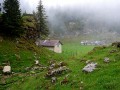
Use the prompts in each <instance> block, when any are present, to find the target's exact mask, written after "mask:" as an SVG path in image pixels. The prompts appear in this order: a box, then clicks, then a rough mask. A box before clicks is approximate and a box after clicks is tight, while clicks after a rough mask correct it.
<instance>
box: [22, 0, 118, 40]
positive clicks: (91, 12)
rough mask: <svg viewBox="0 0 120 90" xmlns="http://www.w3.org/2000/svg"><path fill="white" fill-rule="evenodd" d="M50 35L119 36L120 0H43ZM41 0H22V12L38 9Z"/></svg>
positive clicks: (103, 37)
mask: <svg viewBox="0 0 120 90" xmlns="http://www.w3.org/2000/svg"><path fill="white" fill-rule="evenodd" d="M42 1H43V5H44V8H45V11H46V14H47V16H48V26H49V29H50V36H51V37H53V36H54V37H72V36H73V37H78V36H82V35H83V36H94V38H96V37H97V38H102V39H108V38H109V39H110V40H111V38H113V39H115V40H116V39H117V37H119V33H120V11H119V10H120V7H119V6H120V0H64V1H63V0H42ZM38 2H39V0H20V5H21V9H22V12H25V11H26V12H27V13H32V11H33V10H34V11H36V10H37V9H36V7H37V6H38Z"/></svg>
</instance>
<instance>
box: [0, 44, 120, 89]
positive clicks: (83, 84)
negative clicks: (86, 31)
mask: <svg viewBox="0 0 120 90" xmlns="http://www.w3.org/2000/svg"><path fill="white" fill-rule="evenodd" d="M8 45H9V47H10V45H11V44H10V43H9V44H8ZM1 47H2V46H1ZM4 47H6V46H4ZM94 47H95V46H81V45H80V44H79V43H64V45H63V53H61V54H54V53H52V52H49V51H47V50H46V51H44V54H43V53H42V54H40V52H41V51H39V50H38V48H37V50H38V52H37V55H36V56H38V57H40V58H39V61H40V63H41V64H43V65H44V66H48V63H47V62H49V61H50V60H55V61H56V62H61V61H62V62H65V63H66V64H67V67H68V68H69V69H70V72H64V73H62V74H60V75H56V78H57V81H56V82H55V83H51V78H45V74H46V73H47V69H44V70H40V71H37V72H33V71H32V72H31V71H28V72H26V71H25V70H23V68H25V67H27V66H29V65H32V63H33V61H34V55H33V54H34V53H33V52H30V51H24V50H23V49H22V50H21V52H20V53H18V54H20V56H21V57H22V59H23V60H24V61H22V60H21V59H20V60H14V62H12V60H11V62H12V65H13V67H16V68H15V69H14V68H13V71H16V70H17V72H18V70H19V72H18V73H17V74H16V75H13V76H11V78H7V79H6V84H3V82H0V87H1V88H0V89H1V90H2V89H3V90H119V88H120V84H119V81H120V78H119V75H120V73H119V71H120V69H119V68H120V66H119V64H120V61H119V59H120V52H119V50H117V49H116V48H115V47H111V46H104V47H103V46H101V47H96V48H94ZM93 48H94V49H93ZM2 49H3V48H2ZM111 50H117V52H114V53H110V51H111ZM10 52H12V53H13V52H15V50H14V49H13V51H10ZM42 52H43V50H42ZM45 52H46V53H47V54H46V53H45ZM12 53H11V54H12ZM9 54H10V53H9ZM9 56H10V55H9ZM41 56H42V57H41ZM12 57H13V58H12V59H15V57H14V56H12ZM104 57H109V58H110V60H111V61H110V63H104V62H103V60H104ZM0 58H1V59H2V58H3V57H2V55H1V57H0ZM8 58H11V57H8ZM87 60H91V61H92V62H96V63H98V66H97V69H95V71H93V72H91V73H84V72H82V69H83V67H84V66H85V65H86V63H85V62H86V61H87ZM18 62H19V63H18ZM16 63H17V66H18V67H17V66H16ZM19 66H22V67H19ZM66 76H67V83H65V84H62V85H61V81H62V80H63V79H64V78H65V77H66ZM0 78H1V79H2V77H0Z"/></svg>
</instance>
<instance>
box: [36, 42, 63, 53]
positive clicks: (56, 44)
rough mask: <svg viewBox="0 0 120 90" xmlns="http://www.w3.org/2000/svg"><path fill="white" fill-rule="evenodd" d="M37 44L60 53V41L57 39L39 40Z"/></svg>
mask: <svg viewBox="0 0 120 90" xmlns="http://www.w3.org/2000/svg"><path fill="white" fill-rule="evenodd" d="M35 43H36V45H37V46H43V47H46V48H48V49H49V50H51V51H54V52H56V53H62V43H61V42H60V41H59V40H39V41H36V42H35Z"/></svg>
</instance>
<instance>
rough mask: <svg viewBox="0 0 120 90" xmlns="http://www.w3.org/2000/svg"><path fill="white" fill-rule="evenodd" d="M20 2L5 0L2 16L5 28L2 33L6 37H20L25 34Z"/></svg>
mask: <svg viewBox="0 0 120 90" xmlns="http://www.w3.org/2000/svg"><path fill="white" fill-rule="evenodd" d="M19 7H20V5H19V1H18V0H5V1H4V4H3V8H4V13H3V15H2V19H3V22H2V24H3V27H2V30H1V32H2V33H4V34H5V35H6V36H7V35H9V36H20V35H21V34H22V33H23V29H22V19H21V11H20V9H19Z"/></svg>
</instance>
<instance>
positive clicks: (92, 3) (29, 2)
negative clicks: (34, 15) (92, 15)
mask: <svg viewBox="0 0 120 90" xmlns="http://www.w3.org/2000/svg"><path fill="white" fill-rule="evenodd" d="M42 1H43V5H44V7H47V8H48V7H51V6H52V7H57V6H61V7H62V6H72V7H73V6H74V7H75V6H80V7H89V8H91V7H92V8H99V7H102V6H103V7H107V6H108V7H111V8H112V7H118V6H120V0H42ZM20 2H21V8H22V9H23V10H25V9H26V10H27V11H31V10H32V11H33V10H35V9H36V7H37V6H38V3H39V0H20Z"/></svg>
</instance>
